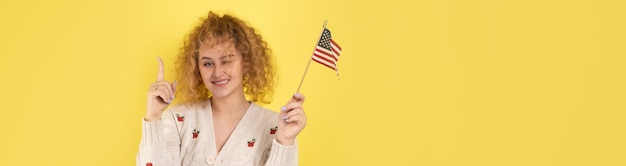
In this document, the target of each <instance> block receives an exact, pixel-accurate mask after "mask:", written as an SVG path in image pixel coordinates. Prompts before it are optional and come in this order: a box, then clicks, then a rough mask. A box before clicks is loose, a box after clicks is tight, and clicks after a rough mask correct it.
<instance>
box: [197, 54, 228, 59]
mask: <svg viewBox="0 0 626 166" xmlns="http://www.w3.org/2000/svg"><path fill="white" fill-rule="evenodd" d="M231 56H235V54H228V55H225V56H221V57H220V60H224V59H227V58H229V57H231ZM203 59H208V60H212V58H210V57H205V56H203V57H201V58H200V60H203Z"/></svg>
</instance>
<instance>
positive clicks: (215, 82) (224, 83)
mask: <svg viewBox="0 0 626 166" xmlns="http://www.w3.org/2000/svg"><path fill="white" fill-rule="evenodd" d="M228 82H230V79H223V80H217V81H211V83H213V84H215V85H217V86H220V85H226V84H227V83H228Z"/></svg>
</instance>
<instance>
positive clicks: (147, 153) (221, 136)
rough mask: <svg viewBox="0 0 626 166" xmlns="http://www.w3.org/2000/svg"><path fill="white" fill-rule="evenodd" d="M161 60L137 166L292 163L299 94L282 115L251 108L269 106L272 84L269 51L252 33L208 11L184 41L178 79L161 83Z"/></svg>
mask: <svg viewBox="0 0 626 166" xmlns="http://www.w3.org/2000/svg"><path fill="white" fill-rule="evenodd" d="M158 61H159V73H158V78H157V81H156V82H155V83H153V84H152V85H150V88H149V89H148V106H147V110H146V115H145V118H144V120H143V135H142V138H141V143H140V146H139V153H138V154H137V165H141V166H144V165H297V163H298V149H297V143H296V136H297V135H298V134H299V133H300V132H301V131H302V129H303V128H304V127H305V126H306V116H305V114H304V109H303V107H302V103H303V102H304V96H303V95H302V94H295V95H294V96H293V98H291V100H289V101H288V102H287V104H286V105H285V106H284V107H282V108H281V111H280V113H277V112H273V111H270V110H267V109H265V108H262V107H260V106H258V105H257V104H255V102H263V103H269V102H270V100H271V99H270V98H271V95H272V92H273V85H274V81H275V79H274V67H273V66H272V63H271V56H270V49H269V48H268V47H267V44H266V42H265V41H263V40H262V38H261V36H260V35H259V34H258V33H257V32H256V31H255V30H254V28H252V27H250V26H248V25H247V24H246V23H244V22H243V21H242V20H240V19H238V18H235V17H233V16H230V15H223V16H219V15H217V14H215V13H213V12H209V14H208V16H207V17H206V18H203V20H202V22H201V23H200V24H199V25H197V27H196V28H195V29H194V30H193V31H192V32H191V34H189V36H188V37H187V38H186V39H185V43H184V46H183V48H182V49H181V53H180V55H179V56H178V61H177V63H176V65H177V68H176V80H177V81H174V82H173V83H170V82H169V81H165V80H164V79H163V73H164V67H163V62H162V61H161V59H160V58H158ZM246 97H247V98H248V99H247V98H246ZM174 98H176V99H177V104H176V105H172V106H171V107H169V109H167V111H164V110H165V109H166V108H167V107H168V106H169V105H170V104H171V103H172V102H173V101H174Z"/></svg>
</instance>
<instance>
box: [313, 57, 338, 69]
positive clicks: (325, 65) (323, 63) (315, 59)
mask: <svg viewBox="0 0 626 166" xmlns="http://www.w3.org/2000/svg"><path fill="white" fill-rule="evenodd" d="M313 60H314V61H315V62H317V63H319V64H321V65H324V66H326V67H328V68H330V69H333V70H337V69H335V68H334V67H332V66H329V65H327V64H325V63H322V62H320V61H318V60H317V59H313Z"/></svg>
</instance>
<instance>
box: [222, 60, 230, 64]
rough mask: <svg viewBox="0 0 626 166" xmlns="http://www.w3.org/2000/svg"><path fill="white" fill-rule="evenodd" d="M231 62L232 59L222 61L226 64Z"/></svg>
mask: <svg viewBox="0 0 626 166" xmlns="http://www.w3.org/2000/svg"><path fill="white" fill-rule="evenodd" d="M230 62H232V61H231V60H225V61H222V64H224V65H226V64H229V63H230Z"/></svg>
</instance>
